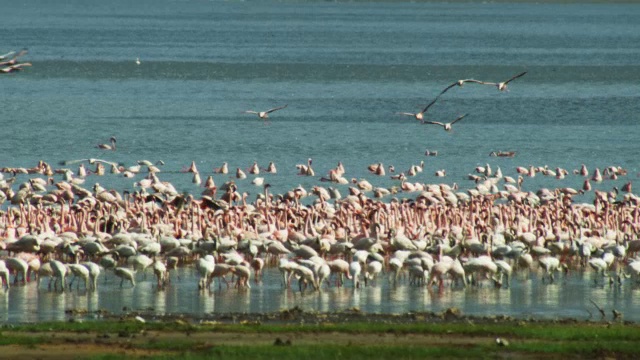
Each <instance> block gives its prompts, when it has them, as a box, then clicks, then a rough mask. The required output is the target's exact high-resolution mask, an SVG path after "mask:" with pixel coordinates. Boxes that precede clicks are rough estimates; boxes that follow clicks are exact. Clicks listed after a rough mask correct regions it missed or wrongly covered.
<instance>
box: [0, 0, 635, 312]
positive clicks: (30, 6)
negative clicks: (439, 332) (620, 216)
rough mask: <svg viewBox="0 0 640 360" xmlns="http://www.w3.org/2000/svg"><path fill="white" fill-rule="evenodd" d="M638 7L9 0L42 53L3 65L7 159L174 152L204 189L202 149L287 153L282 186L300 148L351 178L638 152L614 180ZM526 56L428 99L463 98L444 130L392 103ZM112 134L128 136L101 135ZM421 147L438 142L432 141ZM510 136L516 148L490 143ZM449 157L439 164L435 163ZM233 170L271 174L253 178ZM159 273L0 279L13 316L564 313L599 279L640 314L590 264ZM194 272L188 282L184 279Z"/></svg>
mask: <svg viewBox="0 0 640 360" xmlns="http://www.w3.org/2000/svg"><path fill="white" fill-rule="evenodd" d="M639 16H640V6H639V5H636V4H577V3H563V4H527V3H456V2H454V3H431V2H426V3H422V2H417V3H412V2H372V3H369V2H349V3H333V2H297V1H292V2H270V1H259V2H219V1H178V0H176V1H169V0H161V1H157V0H153V1H152V0H140V1H135V2H130V1H125V0H113V1H108V2H98V1H80V0H75V1H66V2H65V3H64V4H59V3H52V2H50V1H45V0H34V1H29V2H22V3H12V4H11V5H10V6H6V7H4V8H3V11H2V12H0V23H2V24H3V35H4V36H3V43H2V44H0V53H5V52H7V51H10V50H17V49H20V48H22V47H27V48H29V51H30V52H29V54H28V55H27V56H25V57H24V60H28V61H30V62H32V63H33V67H31V68H28V69H26V70H25V71H23V72H21V73H18V74H11V75H2V76H0V99H2V106H0V124H2V133H3V135H4V136H3V138H2V140H1V141H0V167H4V166H25V167H30V166H34V165H35V164H36V163H37V161H38V160H41V159H42V160H45V161H47V162H49V163H51V164H57V163H58V162H59V161H63V160H71V159H82V158H89V157H97V158H103V159H108V160H112V161H118V162H122V163H124V164H125V165H127V166H128V165H134V164H135V162H136V161H137V160H142V159H148V160H152V161H156V160H163V161H164V162H165V165H164V166H163V167H162V170H163V172H162V173H160V178H161V179H162V180H167V181H171V182H173V183H174V184H175V185H176V188H177V189H178V190H179V191H187V192H192V193H199V192H200V191H201V189H200V188H198V187H197V186H196V185H194V184H192V183H191V176H189V175H187V174H183V173H180V171H179V170H180V169H182V168H183V167H185V166H187V165H189V164H190V163H191V161H195V162H196V164H197V165H198V168H199V169H200V171H201V173H202V175H203V177H204V176H207V175H211V174H212V169H213V168H214V167H218V166H220V165H221V164H222V162H228V163H229V166H230V168H231V169H235V168H238V167H239V168H246V167H248V166H249V165H251V164H252V163H253V162H254V161H257V162H258V163H259V164H260V165H261V166H263V167H264V166H266V165H267V163H268V162H269V161H274V162H275V164H276V166H277V167H278V174H275V175H267V176H266V178H267V181H268V182H269V183H270V184H271V185H272V191H273V192H284V191H286V190H289V189H291V188H293V187H295V186H297V185H298V184H301V185H303V186H305V187H306V188H309V187H311V186H313V185H317V184H319V181H318V178H319V176H316V177H314V178H308V177H299V176H295V173H296V168H295V165H296V164H302V163H306V161H307V159H308V158H312V159H313V165H314V168H315V170H316V174H318V175H324V174H326V172H327V171H328V170H329V169H331V168H333V167H334V166H335V165H336V164H337V162H338V161H342V162H343V163H344V165H345V167H346V170H347V173H346V177H348V178H351V177H353V178H362V177H367V178H368V179H369V180H370V181H371V182H372V183H373V184H374V186H386V187H389V186H391V185H394V184H396V183H394V182H393V180H391V179H389V178H388V177H385V178H376V179H372V178H371V176H369V174H368V172H367V165H369V164H371V163H377V162H382V163H384V164H385V165H390V164H393V165H394V166H395V168H396V169H398V170H400V171H406V169H408V168H409V166H411V165H413V164H418V163H420V161H425V162H426V167H425V169H426V170H425V171H424V172H423V173H421V174H419V175H418V176H416V177H415V178H412V179H411V181H420V182H427V183H429V182H438V183H439V182H442V181H443V180H444V181H445V182H448V183H450V184H452V183H454V182H456V183H458V184H459V185H460V186H461V187H462V188H465V187H473V186H474V184H473V183H469V182H468V181H467V180H465V178H466V175H467V174H468V173H471V172H473V170H474V168H475V167H476V166H478V165H484V164H486V163H489V164H491V166H492V167H493V168H494V169H495V168H497V167H500V168H501V169H502V171H503V173H504V174H505V175H511V176H514V175H515V167H516V166H529V165H535V166H544V165H548V166H549V167H550V168H552V169H554V168H555V167H562V168H566V169H568V170H569V171H571V170H573V169H576V168H578V167H579V166H580V164H583V163H584V164H586V165H587V166H588V167H589V168H590V169H593V168H594V167H600V168H602V167H604V166H608V165H619V166H622V167H624V168H626V169H628V170H629V176H627V177H621V178H619V179H618V180H615V181H604V182H602V183H600V184H594V188H599V189H602V190H611V189H612V187H613V186H618V187H619V186H621V185H622V184H624V183H625V182H627V181H629V180H635V179H636V178H637V174H638V172H639V171H640V170H639V166H638V161H637V156H638V154H640V142H638V139H639V138H640V126H638V120H640V118H639V117H640V115H639V114H640V101H639V95H640V87H639V86H638V84H639V83H640V31H639V30H640V28H639V26H638V21H637V19H638V18H639ZM137 57H139V58H140V60H141V64H140V65H136V64H135V59H136V58H137ZM522 71H527V72H528V73H527V74H526V75H525V76H523V77H522V78H519V79H517V80H515V81H513V82H512V83H510V84H509V88H510V91H509V92H499V91H497V90H496V89H495V88H492V87H489V86H480V85H474V84H467V85H465V86H464V87H462V88H454V89H452V90H450V91H449V92H447V93H446V94H445V95H444V96H442V97H441V98H440V100H439V101H438V103H436V105H435V106H434V107H433V108H432V109H430V110H429V114H431V117H432V119H433V120H437V121H444V122H449V121H451V120H453V119H454V118H456V117H457V116H458V115H460V114H463V113H468V114H469V115H468V116H467V117H466V118H465V119H464V120H462V121H461V122H459V123H457V124H456V125H455V126H454V129H453V131H451V132H450V133H447V132H445V131H442V128H439V127H437V126H434V125H420V124H419V123H417V122H416V121H415V120H414V119H412V118H410V117H404V116H400V115H397V114H396V112H417V111H419V110H420V109H421V108H422V107H424V106H425V104H427V103H428V102H429V101H430V100H431V99H433V98H434V97H435V96H436V95H437V94H438V93H439V92H440V91H441V90H442V89H443V88H445V87H446V86H447V85H449V84H451V83H452V82H454V81H456V80H458V79H465V78H475V79H480V80H486V81H493V82H498V81H502V80H506V79H507V78H509V77H511V76H512V75H514V74H517V73H519V72H522ZM283 104H288V107H287V108H286V109H284V110H281V111H279V112H275V113H273V114H272V117H271V124H270V125H263V123H262V122H261V121H259V120H258V119H257V117H256V116H255V115H250V114H245V113H244V111H245V110H248V109H253V110H264V109H269V108H271V107H275V106H278V105H283ZM110 136H115V137H116V138H117V140H118V142H117V151H115V152H102V151H100V150H99V149H97V148H95V145H96V144H98V143H104V142H107V141H108V139H109V137H110ZM426 149H429V150H437V151H438V152H439V156H437V157H425V156H424V152H425V150H426ZM498 150H499V151H516V152H517V155H516V157H514V158H493V157H489V153H490V152H491V151H498ZM74 166H75V165H74ZM439 169H446V171H447V177H446V178H444V179H441V178H436V177H435V176H434V172H435V171H436V170H439ZM24 179H26V177H25V176H24V175H20V179H19V180H24ZM214 179H215V181H216V183H222V182H224V181H228V180H230V179H231V177H230V176H219V175H215V176H214ZM137 180H139V178H137V179H125V178H123V177H119V176H115V175H108V176H103V177H100V178H98V177H91V176H90V177H89V178H88V179H87V182H86V183H85V186H86V187H87V188H89V187H90V186H91V185H92V184H93V183H95V182H100V184H101V185H103V186H105V187H107V188H115V189H118V190H124V189H129V190H131V189H133V183H134V181H137ZM582 181H583V180H582V178H579V177H574V176H569V177H567V178H566V179H564V180H555V179H552V178H548V177H543V176H536V177H535V178H527V179H526V181H525V184H524V189H525V190H536V189H538V188H540V187H543V186H544V187H565V186H570V187H576V188H579V187H580V186H581V185H582ZM239 186H240V191H249V192H252V193H255V192H259V191H261V190H260V188H256V187H253V185H251V184H250V182H249V179H248V180H244V181H239ZM342 191H343V194H344V193H346V191H347V190H346V187H345V188H342ZM577 199H578V201H580V200H581V198H580V197H578V198H577ZM583 200H584V201H589V200H590V199H589V196H588V195H586V196H585V197H584V199H583ZM4 206H6V204H5V205H4ZM185 271H188V270H185ZM273 276H276V275H273ZM580 276H586V277H589V276H590V274H589V273H587V274H586V275H580ZM150 287H151V280H150V281H148V282H141V283H140V284H139V285H138V286H137V287H136V288H134V289H132V290H127V289H124V290H120V289H119V288H118V287H117V286H106V287H103V288H102V289H101V290H100V291H99V292H98V293H89V294H87V293H82V292H81V293H77V292H76V291H73V292H68V293H65V294H62V295H60V294H53V293H49V292H47V290H46V286H45V288H43V289H39V290H38V289H36V288H35V286H34V285H28V286H25V287H14V288H12V289H11V290H9V291H8V292H6V293H4V295H2V294H0V309H4V311H0V316H2V319H5V320H7V321H12V322H20V321H42V320H49V319H61V318H64V316H65V315H64V310H65V309H68V308H78V307H80V308H82V307H86V308H88V309H97V308H106V309H109V310H112V311H118V309H120V310H121V309H122V307H123V306H126V307H128V308H133V309H137V308H148V307H149V308H154V309H156V310H157V311H158V312H160V313H169V312H193V313H205V312H210V311H216V312H224V311H267V310H278V309H280V308H283V307H291V306H295V305H302V306H303V307H305V308H312V309H318V310H339V309H344V308H351V307H359V308H361V309H362V310H366V311H371V312H398V311H409V310H438V309H443V308H446V307H448V306H458V307H460V308H461V309H462V310H463V311H464V312H467V313H476V314H495V313H507V314H514V315H520V316H528V315H535V316H543V317H556V316H581V315H582V316H586V312H585V311H584V308H585V307H586V308H589V302H588V299H589V298H593V299H594V300H596V301H599V302H600V303H601V305H606V306H607V307H608V308H613V307H616V308H617V309H618V310H621V311H623V312H625V314H626V315H625V316H626V318H632V317H633V316H634V315H633V312H632V311H625V310H630V309H632V308H633V307H634V306H636V304H635V303H634V301H636V300H634V298H637V293H636V292H637V289H633V288H629V287H626V286H625V287H623V288H622V290H615V291H614V290H612V289H609V288H608V286H607V287H604V288H603V287H600V286H593V282H592V281H591V280H589V279H587V280H582V279H581V278H580V277H578V278H569V279H568V280H567V282H566V283H564V282H558V283H556V284H554V285H542V284H540V283H539V276H537V275H534V276H533V278H532V280H530V281H522V282H519V281H514V284H513V287H512V288H511V289H509V290H504V289H503V290H496V289H493V288H490V287H485V288H481V289H467V290H454V291H445V292H444V293H443V294H442V295H437V294H436V295H433V294H431V293H429V292H428V291H427V290H425V289H422V288H413V287H408V286H403V287H400V288H398V289H395V290H391V289H389V288H388V287H386V285H385V286H383V285H382V284H380V285H379V286H375V287H371V288H366V289H361V290H358V291H355V292H354V291H353V289H350V288H343V289H331V290H327V291H324V292H322V293H320V294H313V295H305V296H299V295H296V294H293V293H290V292H287V291H283V290H282V289H281V288H280V287H279V286H278V282H277V280H274V281H273V282H269V281H265V285H261V286H254V287H253V288H252V289H251V290H250V291H245V292H239V291H238V290H229V291H224V290H223V291H220V292H216V293H214V294H213V295H211V296H209V295H198V293H197V292H196V290H195V287H196V281H195V279H194V278H189V277H188V276H186V275H185V277H184V280H183V281H180V282H179V283H178V284H176V285H175V286H172V287H171V288H170V289H168V290H166V291H164V292H154V291H149V288H150ZM182 290H184V291H186V293H187V294H193V296H189V297H183V296H179V295H181V294H182V292H181V291H182ZM192 290H193V291H192ZM635 320H638V319H635Z"/></svg>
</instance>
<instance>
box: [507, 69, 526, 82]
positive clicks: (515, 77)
mask: <svg viewBox="0 0 640 360" xmlns="http://www.w3.org/2000/svg"><path fill="white" fill-rule="evenodd" d="M526 73H527V72H526V71H525V72H521V73H520V74H518V75H516V76H514V77H512V78H511V79H509V80H507V81H505V82H504V83H505V85H506V84H508V83H509V81H511V80H515V79H517V78H519V77H521V76H524V74H526Z"/></svg>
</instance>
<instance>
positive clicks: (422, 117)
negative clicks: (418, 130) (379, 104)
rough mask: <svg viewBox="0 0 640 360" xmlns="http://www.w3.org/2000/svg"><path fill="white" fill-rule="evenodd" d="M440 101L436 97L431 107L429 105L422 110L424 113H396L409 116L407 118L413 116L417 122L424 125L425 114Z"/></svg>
mask: <svg viewBox="0 0 640 360" xmlns="http://www.w3.org/2000/svg"><path fill="white" fill-rule="evenodd" d="M437 100H438V98H437V97H436V98H435V99H433V101H432V102H430V103H429V105H427V106H426V107H425V108H424V109H422V111H420V112H417V113H415V114H414V113H408V112H399V113H396V114H398V115H407V116H413V117H414V118H416V120H418V121H420V122H421V123H423V124H424V114H425V113H426V112H427V110H429V108H430V107H431V106H432V105H433V104H435V103H436V101H437Z"/></svg>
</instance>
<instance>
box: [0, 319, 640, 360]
mask: <svg viewBox="0 0 640 360" xmlns="http://www.w3.org/2000/svg"><path fill="white" fill-rule="evenodd" d="M639 330H640V328H639V327H638V326H637V325H624V324H605V323H585V322H582V323H569V324H559V323H554V322H517V321H503V322H497V323H486V322H485V323H480V324H474V323H473V322H472V321H468V322H453V323H452V322H446V323H427V322H417V323H396V324H388V323H340V324H316V325H312V324H309V325H300V324H296V325H293V324H271V323H269V324H258V323H245V324H215V323H214V324H205V325H192V324H188V323H186V322H184V321H167V322H147V323H141V322H135V321H110V320H107V321H99V322H98V321H96V322H84V323H65V322H54V323H39V324H25V325H17V326H13V327H12V328H10V329H8V328H6V327H5V328H4V329H3V330H2V333H1V334H0V345H18V346H22V347H23V348H35V347H46V346H47V344H52V343H54V342H55V338H53V337H51V336H50V335H51V334H52V333H53V334H56V337H58V336H57V334H58V333H60V334H61V335H60V336H59V337H60V338H62V337H64V336H65V335H64V334H65V333H66V334H73V333H78V334H83V333H84V334H87V336H86V338H87V339H88V340H87V342H89V343H93V341H94V340H93V339H94V337H95V336H100V335H104V334H109V335H110V336H109V338H108V340H105V341H106V343H108V344H110V345H107V346H114V345H113V344H114V343H116V344H123V343H126V347H127V349H128V350H131V351H134V350H136V351H142V352H147V353H148V354H146V355H145V358H155V359H173V358H176V357H180V358H182V359H205V358H207V359H209V358H224V359H246V358H252V359H274V358H278V359H279V360H283V359H305V360H306V359H365V358H366V359H371V358H393V359H424V358H431V357H434V358H435V357H445V358H495V357H498V356H500V357H502V356H510V357H518V356H524V357H525V358H526V357H530V358H536V357H541V356H543V357H545V358H567V357H571V358H576V357H580V358H582V357H602V356H614V357H633V355H634V354H636V353H637V344H638V341H639V340H640V331H639ZM159 333H160V334H161V333H170V334H174V335H175V336H172V337H157V336H155V334H159ZM149 334H153V335H149ZM189 334H199V336H191V335H189ZM209 334H210V335H209ZM216 334H222V335H229V334H231V335H232V337H233V338H235V339H247V340H246V341H244V340H241V342H240V343H237V342H236V343H234V344H232V345H229V344H226V343H225V342H224V341H223V340H211V339H222V338H223V337H217V338H216V337H215V336H214V335H216ZM185 335H187V336H185ZM321 335H324V337H322V336H321ZM409 335H411V336H412V337H413V338H412V339H418V340H419V342H420V343H419V344H416V345H411V344H412V343H411V344H409V345H407V344H406V343H405V344H404V345H396V344H395V343H394V341H395V340H394V341H387V342H386V343H385V342H380V341H378V340H377V339H379V338H380V339H382V338H383V337H387V339H388V338H389V337H390V336H392V337H394V339H395V338H396V337H397V338H402V337H404V336H409ZM73 336H75V335H73ZM276 337H280V338H282V339H291V338H293V345H291V346H274V345H273V340H271V339H275V338H276ZM297 337H304V341H298V339H297ZM496 337H503V338H505V339H508V341H509V345H508V346H507V347H500V346H498V345H497V344H496V342H495V338H496ZM320 338H322V339H321V340H318V341H315V340H314V339H316V340H317V339H320ZM265 339H266V340H265ZM351 339H353V340H354V341H353V343H352V342H351ZM258 340H259V341H258ZM333 340H336V341H333ZM338 340H339V341H338ZM347 340H348V342H347ZM59 341H62V339H59ZM216 341H217V342H216ZM243 341H244V342H243ZM314 341H315V342H314ZM127 354H128V355H127ZM127 354H125V356H133V355H132V354H129V353H127ZM122 356H123V354H122V353H118V354H112V353H111V352H110V351H103V353H98V354H91V356H90V357H91V358H96V359H111V358H114V359H116V358H117V359H121V358H122Z"/></svg>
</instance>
